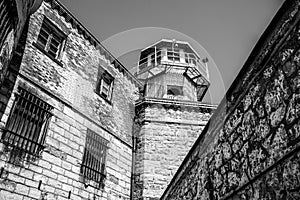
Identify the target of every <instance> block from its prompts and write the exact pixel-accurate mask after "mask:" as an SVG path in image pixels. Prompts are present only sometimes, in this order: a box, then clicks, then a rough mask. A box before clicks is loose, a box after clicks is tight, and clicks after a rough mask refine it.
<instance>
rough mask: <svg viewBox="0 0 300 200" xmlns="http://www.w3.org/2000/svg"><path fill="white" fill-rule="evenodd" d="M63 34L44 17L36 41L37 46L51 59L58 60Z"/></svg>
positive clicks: (62, 43)
mask: <svg viewBox="0 0 300 200" xmlns="http://www.w3.org/2000/svg"><path fill="white" fill-rule="evenodd" d="M65 38H66V36H65V34H64V33H63V32H62V31H61V30H59V29H58V28H57V27H56V26H55V25H54V24H53V23H52V22H51V21H50V20H49V19H47V18H46V17H44V20H43V24H42V26H41V29H40V33H39V35H38V39H37V45H38V46H39V47H40V48H41V49H42V50H43V51H44V52H46V53H47V55H49V56H50V57H51V58H56V59H58V58H59V57H60V53H61V50H62V49H63V45H64V41H65Z"/></svg>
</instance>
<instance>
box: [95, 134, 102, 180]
mask: <svg viewBox="0 0 300 200" xmlns="http://www.w3.org/2000/svg"><path fill="white" fill-rule="evenodd" d="M100 140H102V139H101V138H100ZM97 147H98V148H97V150H98V151H97V157H98V159H97V168H96V169H98V170H100V172H101V160H102V155H101V148H102V145H101V143H99V142H98V144H97ZM100 178H101V174H100V173H98V174H97V182H100Z"/></svg>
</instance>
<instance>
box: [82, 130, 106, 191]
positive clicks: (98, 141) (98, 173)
mask: <svg viewBox="0 0 300 200" xmlns="http://www.w3.org/2000/svg"><path fill="white" fill-rule="evenodd" d="M107 144H108V141H107V140H106V139H104V138H103V137H101V136H99V135H98V134H97V133H95V132H93V131H91V130H90V129H88V130H87V135H86V142H85V149H84V155H83V159H82V164H81V168H80V173H81V174H82V175H83V177H84V178H85V179H88V180H92V181H95V182H96V183H98V184H99V185H98V186H99V187H100V188H103V187H104V179H105V178H106V171H105V160H106V151H107Z"/></svg>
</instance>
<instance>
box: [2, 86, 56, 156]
mask: <svg viewBox="0 0 300 200" xmlns="http://www.w3.org/2000/svg"><path fill="white" fill-rule="evenodd" d="M15 97H16V99H15V102H14V103H13V106H12V110H11V112H10V115H9V117H8V120H7V122H6V126H5V128H4V130H3V133H2V136H1V142H2V143H4V144H5V145H7V146H11V147H12V148H13V151H12V152H20V155H22V156H23V155H24V153H25V154H28V155H33V156H36V155H38V154H39V153H40V152H41V150H42V149H43V148H44V142H45V138H46V133H47V128H48V124H49V120H50V117H51V116H52V114H51V112H50V111H51V110H52V109H53V107H52V106H51V105H49V104H48V103H46V102H45V101H43V100H41V99H40V98H39V97H37V96H35V95H33V94H31V93H30V92H28V91H26V90H25V89H23V88H21V87H19V88H18V92H17V93H15ZM20 155H19V156H20ZM10 159H13V158H10Z"/></svg>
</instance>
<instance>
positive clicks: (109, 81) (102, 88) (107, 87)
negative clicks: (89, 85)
mask: <svg viewBox="0 0 300 200" xmlns="http://www.w3.org/2000/svg"><path fill="white" fill-rule="evenodd" d="M113 82H114V78H113V77H112V75H110V74H109V73H108V72H107V71H106V70H104V69H103V68H102V67H99V71H98V82H97V86H96V93H97V94H99V95H100V96H101V97H102V98H104V99H105V100H108V101H110V100H111V97H112V91H113Z"/></svg>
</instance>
